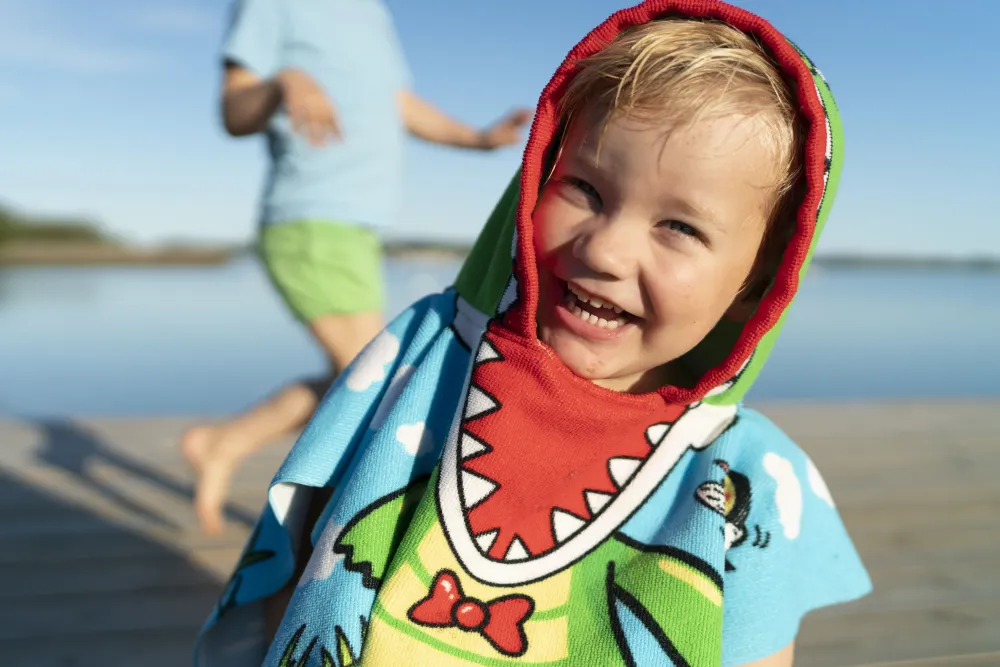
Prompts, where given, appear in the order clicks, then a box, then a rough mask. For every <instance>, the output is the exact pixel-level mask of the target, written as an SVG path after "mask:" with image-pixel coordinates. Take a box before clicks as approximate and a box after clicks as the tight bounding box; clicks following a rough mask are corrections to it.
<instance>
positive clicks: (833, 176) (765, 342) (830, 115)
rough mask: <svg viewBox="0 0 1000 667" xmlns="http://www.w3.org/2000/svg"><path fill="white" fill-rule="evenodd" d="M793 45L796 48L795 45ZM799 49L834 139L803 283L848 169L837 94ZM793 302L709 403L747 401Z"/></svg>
mask: <svg viewBox="0 0 1000 667" xmlns="http://www.w3.org/2000/svg"><path fill="white" fill-rule="evenodd" d="M792 46H795V45H794V44H792ZM795 49H796V50H797V51H798V52H799V55H801V56H802V59H803V61H804V62H805V63H806V65H808V66H809V70H810V71H811V72H812V78H813V82H814V83H815V84H816V88H817V90H818V91H819V95H820V99H821V100H822V102H823V107H824V109H825V111H826V117H827V122H828V123H829V126H830V135H831V137H832V139H831V146H832V150H831V159H830V169H829V174H828V177H827V182H826V187H825V188H824V190H823V196H822V198H821V199H820V205H819V211H818V216H817V219H816V231H815V233H814V234H813V238H812V242H811V244H810V246H809V254H808V255H807V256H806V260H805V261H804V262H803V263H802V268H801V270H800V271H799V280H800V281H801V279H802V278H803V277H804V276H805V272H806V270H807V269H808V268H809V265H810V264H811V263H812V258H813V254H814V252H815V250H816V244H817V243H819V238H820V235H821V234H822V232H823V227H824V226H825V225H826V220H827V218H828V217H829V214H830V209H831V208H832V207H833V200H834V197H835V195H836V193H837V187H838V185H839V184H840V174H841V172H842V171H843V168H844V128H843V125H842V124H841V120H840V112H839V111H838V109H837V104H836V102H835V101H834V99H833V92H832V91H831V90H830V86H829V85H827V83H826V80H825V79H824V78H823V75H822V74H820V72H819V70H818V69H816V67H815V65H813V63H812V61H811V60H810V59H809V58H808V56H806V55H805V54H804V53H803V52H802V50H801V49H799V48H798V47H797V46H795ZM792 303H794V299H793V300H792ZM792 303H789V304H788V306H786V307H785V310H784V312H783V313H782V314H781V317H780V318H779V319H778V321H777V323H776V324H775V325H774V327H773V328H772V329H771V330H770V331H768V332H767V334H765V335H764V337H763V338H761V340H760V342H759V343H758V344H757V347H756V349H755V350H754V353H753V358H752V359H751V360H750V364H749V365H748V366H747V368H746V370H745V371H743V374H742V375H740V379H739V380H738V381H737V382H736V383H735V384H734V385H733V386H732V388H730V389H729V390H728V391H726V392H724V393H722V394H719V395H718V396H712V397H709V398H706V399H705V402H706V403H712V404H715V405H731V404H733V403H739V402H740V401H742V400H743V397H744V396H746V393H747V392H748V391H749V390H750V387H752V386H753V383H754V381H756V379H757V376H758V375H759V374H760V371H761V369H762V368H763V367H764V364H765V363H766V362H767V358H768V357H769V356H770V354H771V350H772V349H773V348H774V344H775V342H777V340H778V336H779V334H780V333H781V329H782V327H783V326H784V324H785V318H786V317H788V312H789V310H790V309H791V307H792Z"/></svg>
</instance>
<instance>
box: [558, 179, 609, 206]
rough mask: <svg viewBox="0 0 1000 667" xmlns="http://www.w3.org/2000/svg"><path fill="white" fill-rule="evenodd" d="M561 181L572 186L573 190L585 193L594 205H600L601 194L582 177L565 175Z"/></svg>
mask: <svg viewBox="0 0 1000 667" xmlns="http://www.w3.org/2000/svg"><path fill="white" fill-rule="evenodd" d="M562 181H563V183H565V184H566V185H568V186H570V187H572V188H574V189H575V190H579V191H580V192H581V193H582V194H584V195H586V196H587V197H588V198H589V199H590V200H591V201H593V202H594V203H595V204H596V205H598V206H600V205H601V203H602V202H601V195H600V194H599V193H598V192H597V189H596V188H595V187H594V186H593V185H591V184H590V183H588V182H587V181H585V180H583V179H582V178H576V177H573V176H567V177H565V178H563V179H562Z"/></svg>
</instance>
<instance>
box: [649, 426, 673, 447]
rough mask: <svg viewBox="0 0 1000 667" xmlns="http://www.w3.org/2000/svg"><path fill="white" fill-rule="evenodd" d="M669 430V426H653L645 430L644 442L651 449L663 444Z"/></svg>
mask: <svg viewBox="0 0 1000 667" xmlns="http://www.w3.org/2000/svg"><path fill="white" fill-rule="evenodd" d="M669 430H670V424H653V425H652V426H650V427H649V428H647V429H646V440H648V441H649V444H650V445H652V446H653V447H656V446H657V445H658V444H660V443H661V442H663V439H664V438H665V437H667V432H668V431H669Z"/></svg>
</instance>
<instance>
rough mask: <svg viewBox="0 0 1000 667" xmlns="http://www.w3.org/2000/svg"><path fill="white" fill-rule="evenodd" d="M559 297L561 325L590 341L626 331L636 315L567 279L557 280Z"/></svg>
mask: <svg viewBox="0 0 1000 667" xmlns="http://www.w3.org/2000/svg"><path fill="white" fill-rule="evenodd" d="M560 284H561V286H562V288H563V300H562V302H561V303H558V304H557V306H556V309H557V313H558V315H559V316H560V318H561V319H563V320H564V322H565V325H566V326H568V327H570V328H572V329H573V330H575V331H576V332H577V334H578V335H580V336H583V337H584V338H592V339H594V340H609V339H612V338H615V337H617V336H621V335H623V334H624V333H626V332H627V327H628V326H629V325H630V324H632V323H633V322H634V321H635V319H636V317H635V315H633V314H632V313H629V312H628V311H626V310H623V309H622V308H621V307H619V306H618V305H616V304H615V303H614V302H612V301H611V300H610V299H604V298H601V297H599V296H597V295H595V294H591V293H590V292H588V291H587V290H585V289H583V288H582V287H579V286H577V285H574V284H572V283H568V282H561V283H560Z"/></svg>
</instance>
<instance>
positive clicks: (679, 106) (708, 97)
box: [559, 19, 805, 227]
mask: <svg viewBox="0 0 1000 667" xmlns="http://www.w3.org/2000/svg"><path fill="white" fill-rule="evenodd" d="M585 111H587V112H591V111H596V112H598V113H600V114H602V115H603V123H604V126H606V125H607V122H608V121H610V120H611V119H612V118H615V117H626V116H627V117H629V118H634V119H637V120H648V121H651V122H656V123H670V124H672V125H674V126H675V127H676V126H677V125H685V124H692V123H696V122H697V121H698V120H699V119H702V118H704V117H705V116H722V115H727V114H732V113H739V114H743V115H747V116H753V117H755V118H759V119H760V120H761V121H762V122H763V123H764V127H765V132H763V133H762V136H761V139H762V140H764V141H766V142H767V145H768V147H769V148H770V149H771V150H772V152H773V154H774V157H775V162H776V166H777V176H778V180H777V183H776V184H775V197H774V200H773V201H774V203H773V206H772V209H771V210H770V211H769V212H768V216H767V217H768V222H769V223H773V222H774V221H775V219H776V218H786V217H788V216H789V214H790V215H791V217H794V211H795V209H796V208H797V206H795V205H791V204H792V202H791V201H789V200H793V199H795V198H796V194H795V192H796V191H797V190H798V189H799V188H796V185H797V183H798V181H799V180H800V179H799V173H800V171H801V161H802V153H803V150H802V145H803V142H804V135H805V131H804V129H803V128H802V126H801V124H802V120H801V118H800V114H799V113H798V105H797V103H796V101H795V97H794V94H793V91H792V88H791V86H790V85H789V84H788V83H786V81H785V79H784V78H783V77H782V75H781V72H780V71H779V70H778V67H777V65H776V64H775V62H774V61H773V60H772V58H771V57H770V56H769V55H768V53H767V52H766V51H765V50H764V48H763V47H762V46H761V45H760V44H759V43H758V42H757V41H756V40H755V39H754V38H753V37H751V36H750V35H747V34H746V33H743V32H741V31H740V30H737V29H736V28H733V27H732V26H729V25H727V24H725V23H719V22H715V21H699V20H691V19H665V20H656V21H652V22H650V23H646V24H643V25H641V26H637V27H634V28H631V29H629V30H627V31H625V32H623V33H622V34H621V35H619V36H618V37H617V38H615V39H614V41H612V42H611V44H609V45H608V46H607V47H605V48H604V49H602V50H601V51H599V52H597V53H595V54H593V55H591V56H588V57H586V58H583V59H581V60H579V61H577V63H575V72H574V74H573V78H572V80H571V81H570V83H569V85H568V86H567V89H566V91H565V94H564V95H563V96H562V98H561V99H560V101H559V114H560V117H561V120H562V126H563V128H564V129H565V128H568V126H569V125H570V123H571V122H572V121H573V119H574V118H575V117H577V116H580V115H582V114H583V113H584V112H585ZM781 222H784V220H782V221H781ZM769 226H771V225H770V224H769ZM777 226H779V227H784V226H785V225H784V224H779V225H777Z"/></svg>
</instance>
